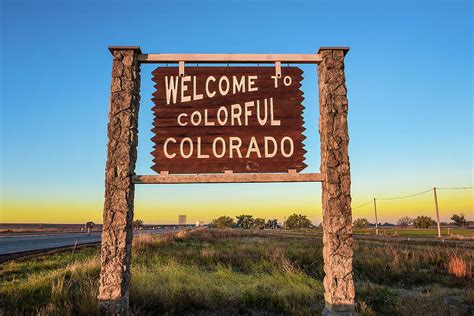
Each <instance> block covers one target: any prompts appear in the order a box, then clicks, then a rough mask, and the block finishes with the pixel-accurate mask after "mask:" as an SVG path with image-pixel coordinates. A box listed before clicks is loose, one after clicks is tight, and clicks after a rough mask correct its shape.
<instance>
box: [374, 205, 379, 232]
mask: <svg viewBox="0 0 474 316" xmlns="http://www.w3.org/2000/svg"><path fill="white" fill-rule="evenodd" d="M374 211H375V234H376V235H378V234H379V220H378V219H377V202H376V198H374Z"/></svg>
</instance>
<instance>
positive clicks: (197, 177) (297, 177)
mask: <svg viewBox="0 0 474 316" xmlns="http://www.w3.org/2000/svg"><path fill="white" fill-rule="evenodd" d="M322 181H324V175H323V174H321V173H293V172H291V173H281V174H278V173H268V174H265V173H223V174H193V175H174V174H166V173H165V174H163V175H136V176H133V177H132V182H133V183H135V184H180V183H181V184H183V183H271V182H322Z"/></svg>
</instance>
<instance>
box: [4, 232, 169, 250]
mask: <svg viewBox="0 0 474 316" xmlns="http://www.w3.org/2000/svg"><path fill="white" fill-rule="evenodd" d="M169 231H173V230H170V229H157V230H145V231H140V232H138V233H136V234H135V235H140V234H144V235H145V234H162V233H164V232H169ZM99 241H100V232H92V233H91V234H90V235H87V234H86V233H58V234H46V235H41V234H35V235H23V236H8V237H1V238H0V255H7V254H14V253H19V252H25V251H35V250H42V249H51V248H59V247H67V246H74V244H75V243H76V242H77V245H81V244H88V243H95V242H99Z"/></svg>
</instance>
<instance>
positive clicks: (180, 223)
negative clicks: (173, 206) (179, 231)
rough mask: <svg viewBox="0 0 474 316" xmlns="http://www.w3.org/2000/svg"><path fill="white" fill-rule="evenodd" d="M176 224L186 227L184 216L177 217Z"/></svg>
mask: <svg viewBox="0 0 474 316" xmlns="http://www.w3.org/2000/svg"><path fill="white" fill-rule="evenodd" d="M178 224H179V225H186V215H179V216H178Z"/></svg>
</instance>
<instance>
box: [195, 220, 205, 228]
mask: <svg viewBox="0 0 474 316" xmlns="http://www.w3.org/2000/svg"><path fill="white" fill-rule="evenodd" d="M200 226H204V222H203V221H196V227H200Z"/></svg>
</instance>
